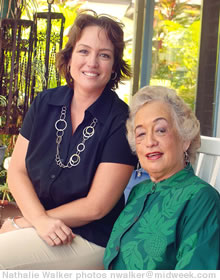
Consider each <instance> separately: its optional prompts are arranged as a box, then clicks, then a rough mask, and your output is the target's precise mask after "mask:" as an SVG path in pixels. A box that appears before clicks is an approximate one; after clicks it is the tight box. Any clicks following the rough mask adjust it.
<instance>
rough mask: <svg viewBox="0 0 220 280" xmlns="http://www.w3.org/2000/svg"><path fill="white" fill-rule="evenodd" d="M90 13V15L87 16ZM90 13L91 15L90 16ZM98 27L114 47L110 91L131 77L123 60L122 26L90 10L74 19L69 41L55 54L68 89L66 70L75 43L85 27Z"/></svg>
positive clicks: (67, 73) (68, 81)
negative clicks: (113, 74) (114, 75)
mask: <svg viewBox="0 0 220 280" xmlns="http://www.w3.org/2000/svg"><path fill="white" fill-rule="evenodd" d="M89 13H90V14H89ZM91 13H92V14H91ZM94 25H95V26H99V27H101V28H103V29H104V30H105V31H106V34H107V36H108V38H109V39H110V41H111V42H112V44H113V46H114V65H113V69H114V71H115V72H116V73H117V77H116V79H114V80H112V79H111V80H110V81H109V82H108V86H109V87H110V88H111V89H116V88H117V87H118V83H119V82H121V80H124V79H128V78H130V77H131V68H130V65H129V64H128V63H127V62H126V61H125V60H124V59H123V51H124V47H125V43H124V32H123V30H122V28H123V26H124V25H123V24H122V23H121V22H118V21H117V20H116V19H113V18H112V17H110V16H108V15H97V14H96V12H94V11H92V10H84V11H81V12H80V13H79V14H78V16H77V17H76V19H75V22H74V24H73V26H72V27H71V29H70V32H69V35H68V36H69V40H68V42H67V44H66V46H65V47H64V49H63V50H61V51H60V52H58V53H57V56H56V66H57V69H58V71H59V73H60V75H61V76H63V77H64V78H65V79H66V82H67V84H68V86H69V87H71V88H72V87H73V80H72V77H71V75H70V72H69V69H68V63H69V60H70V58H71V55H72V52H73V49H74V48H75V45H76V42H77V41H78V40H79V39H80V36H81V34H82V31H83V29H84V28H85V27H87V26H94Z"/></svg>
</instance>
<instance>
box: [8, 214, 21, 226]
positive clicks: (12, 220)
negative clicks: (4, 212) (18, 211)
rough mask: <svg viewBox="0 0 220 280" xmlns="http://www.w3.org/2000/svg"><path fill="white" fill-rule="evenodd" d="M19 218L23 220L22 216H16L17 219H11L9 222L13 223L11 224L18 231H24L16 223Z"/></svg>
mask: <svg viewBox="0 0 220 280" xmlns="http://www.w3.org/2000/svg"><path fill="white" fill-rule="evenodd" d="M18 218H21V216H16V217H13V218H9V220H10V221H11V224H12V225H13V227H14V228H16V229H22V227H19V225H17V224H16V223H15V219H18Z"/></svg>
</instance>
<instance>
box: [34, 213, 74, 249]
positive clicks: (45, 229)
mask: <svg viewBox="0 0 220 280" xmlns="http://www.w3.org/2000/svg"><path fill="white" fill-rule="evenodd" d="M33 225H34V227H35V229H36V231H37V233H38V235H39V236H40V237H41V238H42V239H43V240H44V241H45V242H46V243H47V244H48V245H49V246H59V245H64V244H68V243H71V242H72V241H73V238H74V237H75V235H74V234H73V233H72V230H71V228H69V227H68V226H66V225H65V224H64V223H63V222H62V221H61V220H59V219H56V218H51V217H49V216H47V215H42V216H40V217H39V218H38V219H37V220H35V221H34V222H33Z"/></svg>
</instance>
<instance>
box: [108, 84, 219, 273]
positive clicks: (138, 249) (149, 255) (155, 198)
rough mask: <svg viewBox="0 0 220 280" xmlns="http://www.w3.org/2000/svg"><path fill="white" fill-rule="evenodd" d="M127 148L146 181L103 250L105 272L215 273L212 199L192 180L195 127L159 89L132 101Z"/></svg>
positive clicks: (182, 107) (211, 192)
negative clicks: (132, 154)
mask: <svg viewBox="0 0 220 280" xmlns="http://www.w3.org/2000/svg"><path fill="white" fill-rule="evenodd" d="M127 129H128V140H129V143H130V146H131V148H132V150H133V151H134V152H136V153H137V155H138V158H139V161H140V164H141V165H142V167H143V168H144V169H145V170H146V171H147V172H148V173H149V175H150V180H146V181H144V182H142V183H140V184H138V185H137V186H135V187H134V189H133V190H132V192H131V194H130V196H129V199H128V203H127V206H126V207H125V209H124V210H123V212H122V213H121V214H120V216H119V218H118V219H117V221H116V223H115V225H114V228H113V231H112V234H111V237H110V240H109V242H108V245H107V248H106V251H105V256H104V264H105V268H106V269H110V268H112V269H220V196H219V193H218V192H217V191H216V190H215V189H214V188H213V187H212V186H210V185H209V184H208V183H206V182H204V181H203V180H201V179H200V178H199V177H197V176H195V174H194V172H193V169H192V166H191V164H190V163H193V162H194V160H195V154H196V150H197V149H198V148H199V146H200V126H199V122H198V120H197V119H196V117H195V115H194V114H193V112H192V111H191V109H190V108H189V107H188V106H187V105H186V104H185V103H184V102H183V101H182V100H181V99H180V98H179V97H178V96H177V95H176V94H175V91H173V90H171V89H167V88H165V87H157V86H154V87H153V86H152V87H151V86H147V87H144V88H142V89H141V90H139V91H138V92H137V94H136V95H135V96H134V99H133V102H132V105H131V112H130V118H129V120H128V121H127Z"/></svg>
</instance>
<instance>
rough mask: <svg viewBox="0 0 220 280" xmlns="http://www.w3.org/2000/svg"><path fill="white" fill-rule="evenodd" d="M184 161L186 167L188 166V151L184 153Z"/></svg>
mask: <svg viewBox="0 0 220 280" xmlns="http://www.w3.org/2000/svg"><path fill="white" fill-rule="evenodd" d="M184 161H185V166H187V165H188V164H189V163H190V159H189V154H188V153H187V151H185V152H184Z"/></svg>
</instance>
